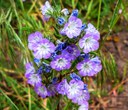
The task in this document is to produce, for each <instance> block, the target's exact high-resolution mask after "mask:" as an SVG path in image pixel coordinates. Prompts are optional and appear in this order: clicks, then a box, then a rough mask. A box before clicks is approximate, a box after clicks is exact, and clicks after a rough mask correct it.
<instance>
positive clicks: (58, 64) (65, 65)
mask: <svg viewBox="0 0 128 110" xmlns="http://www.w3.org/2000/svg"><path fill="white" fill-rule="evenodd" d="M50 65H51V67H52V68H53V69H55V70H57V71H61V70H65V69H69V68H70V67H71V63H70V60H69V58H67V57H65V56H63V55H57V56H56V57H55V59H53V60H52V61H51V63H50Z"/></svg>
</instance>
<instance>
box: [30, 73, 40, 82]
mask: <svg viewBox="0 0 128 110" xmlns="http://www.w3.org/2000/svg"><path fill="white" fill-rule="evenodd" d="M30 80H31V81H32V82H33V83H37V82H38V81H39V77H38V76H37V74H32V75H31V76H30Z"/></svg>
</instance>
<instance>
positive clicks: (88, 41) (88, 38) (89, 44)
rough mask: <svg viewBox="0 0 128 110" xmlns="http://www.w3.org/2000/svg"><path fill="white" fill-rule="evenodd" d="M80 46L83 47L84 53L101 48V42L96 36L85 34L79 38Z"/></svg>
mask: <svg viewBox="0 0 128 110" xmlns="http://www.w3.org/2000/svg"><path fill="white" fill-rule="evenodd" d="M79 46H80V48H81V49H83V52H84V53H89V52H91V51H95V50H97V49H98V48H99V42H98V41H97V40H96V39H95V37H94V36H92V35H90V34H85V35H84V37H83V38H81V39H80V40H79Z"/></svg>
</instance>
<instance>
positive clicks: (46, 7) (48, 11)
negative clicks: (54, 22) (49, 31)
mask: <svg viewBox="0 0 128 110" xmlns="http://www.w3.org/2000/svg"><path fill="white" fill-rule="evenodd" d="M41 11H42V14H43V16H44V18H45V20H48V19H49V18H50V17H51V15H50V14H51V13H53V8H52V7H51V5H50V3H49V2H48V1H46V2H45V5H44V6H42V7H41Z"/></svg>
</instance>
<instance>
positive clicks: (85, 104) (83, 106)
mask: <svg viewBox="0 0 128 110" xmlns="http://www.w3.org/2000/svg"><path fill="white" fill-rule="evenodd" d="M88 106H89V104H88V102H85V103H84V104H83V105H81V106H80V107H79V108H78V110H88V108H89V107H88Z"/></svg>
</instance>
